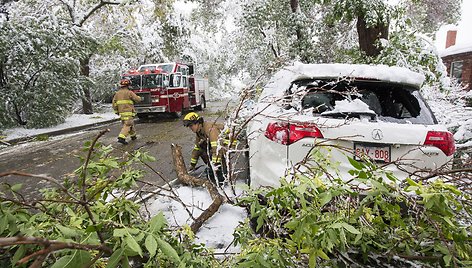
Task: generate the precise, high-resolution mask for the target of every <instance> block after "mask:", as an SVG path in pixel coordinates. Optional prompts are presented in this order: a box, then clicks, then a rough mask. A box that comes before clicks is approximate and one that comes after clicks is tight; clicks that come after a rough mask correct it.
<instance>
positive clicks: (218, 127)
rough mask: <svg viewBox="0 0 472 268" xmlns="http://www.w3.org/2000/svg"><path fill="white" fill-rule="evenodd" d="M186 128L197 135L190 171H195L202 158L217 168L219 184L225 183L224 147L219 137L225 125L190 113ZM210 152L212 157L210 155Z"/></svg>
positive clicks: (185, 119)
mask: <svg viewBox="0 0 472 268" xmlns="http://www.w3.org/2000/svg"><path fill="white" fill-rule="evenodd" d="M183 123H184V126H185V127H188V128H190V129H191V130H192V132H193V133H195V134H196V139H195V146H194V148H193V151H192V158H191V159H190V170H194V169H195V166H196V165H197V162H198V159H199V158H200V157H201V158H202V160H203V162H204V163H205V164H207V165H210V162H209V160H210V157H211V163H212V164H213V166H214V167H215V169H214V171H215V174H216V176H214V177H216V178H217V179H218V182H219V183H220V184H222V183H223V182H224V176H223V172H225V171H226V168H224V167H225V162H224V153H225V148H224V146H219V145H220V144H219V142H218V137H219V135H220V133H221V131H222V129H223V125H222V124H219V123H216V122H213V123H209V122H204V120H203V117H201V116H199V115H198V114H197V113H195V112H190V113H188V114H186V115H185V117H184V119H183ZM208 152H209V153H210V155H208ZM225 173H226V172H225Z"/></svg>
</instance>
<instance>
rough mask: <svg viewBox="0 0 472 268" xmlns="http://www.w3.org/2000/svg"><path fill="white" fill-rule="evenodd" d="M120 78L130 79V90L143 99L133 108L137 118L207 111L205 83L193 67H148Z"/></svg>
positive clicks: (160, 64) (178, 64)
mask: <svg viewBox="0 0 472 268" xmlns="http://www.w3.org/2000/svg"><path fill="white" fill-rule="evenodd" d="M121 77H122V78H128V79H130V81H131V86H130V89H131V90H132V91H134V92H135V93H136V94H137V95H138V96H140V97H141V98H142V101H141V102H140V103H137V104H135V108H136V112H137V115H138V117H139V118H144V117H147V116H149V115H152V114H156V113H171V114H173V115H174V116H176V117H180V116H181V115H182V112H183V111H184V110H189V109H194V110H202V109H203V108H206V96H208V94H207V91H208V80H207V79H205V78H198V77H195V75H194V72H193V65H189V64H183V63H177V62H172V63H158V64H147V65H141V66H140V67H139V68H138V69H137V70H135V71H129V72H127V73H125V74H122V75H121Z"/></svg>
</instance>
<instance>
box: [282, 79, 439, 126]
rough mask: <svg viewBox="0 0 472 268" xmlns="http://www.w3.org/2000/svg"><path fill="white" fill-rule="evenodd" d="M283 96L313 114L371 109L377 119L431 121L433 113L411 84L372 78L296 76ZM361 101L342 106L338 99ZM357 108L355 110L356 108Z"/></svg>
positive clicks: (427, 122) (366, 110) (347, 112)
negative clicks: (296, 79) (295, 79)
mask: <svg viewBox="0 0 472 268" xmlns="http://www.w3.org/2000/svg"><path fill="white" fill-rule="evenodd" d="M286 96H287V97H289V98H290V100H291V103H292V104H291V106H292V107H295V108H297V109H300V110H307V109H310V110H312V111H313V114H315V115H321V116H331V117H341V116H342V117H345V116H346V115H351V116H356V115H361V114H366V113H367V112H368V113H371V114H374V113H375V114H376V115H377V117H378V118H379V119H380V120H383V121H388V122H399V123H413V124H435V123H437V121H436V119H435V118H434V115H433V113H432V112H431V110H430V109H429V107H428V106H427V104H426V103H425V101H424V100H423V98H422V97H421V95H420V93H419V92H418V91H417V90H415V89H414V88H412V87H409V86H407V85H402V84H395V83H388V82H382V81H373V80H353V81H350V80H342V81H326V80H312V79H310V80H299V81H295V82H293V83H292V85H291V87H290V88H289V90H287V92H286ZM356 99H358V100H360V101H362V103H361V104H363V105H358V106H355V107H354V108H352V105H351V108H350V109H349V110H344V111H343V110H342V108H341V109H340V108H338V107H336V105H338V106H341V105H340V102H341V101H346V100H348V101H349V102H350V103H360V102H359V101H355V100H356ZM356 109H357V110H356Z"/></svg>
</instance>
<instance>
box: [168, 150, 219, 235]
mask: <svg viewBox="0 0 472 268" xmlns="http://www.w3.org/2000/svg"><path fill="white" fill-rule="evenodd" d="M171 147H172V158H173V160H174V167H175V171H176V173H177V178H178V179H179V182H180V183H182V184H184V185H190V186H192V187H195V186H205V187H206V188H207V190H208V192H209V193H210V196H211V199H212V200H213V203H211V205H210V206H209V207H208V208H207V209H205V211H203V213H202V214H200V216H198V218H196V219H195V221H194V222H193V223H192V224H191V225H190V229H192V231H193V233H196V232H197V231H198V230H199V229H200V227H202V225H203V223H205V221H206V220H208V219H209V218H210V217H211V216H213V214H215V213H216V212H217V211H218V209H219V208H220V206H221V205H222V204H223V202H224V198H223V196H222V195H221V194H220V193H219V192H218V189H216V187H215V185H214V184H213V183H211V182H210V181H209V180H202V179H198V178H196V177H194V176H191V175H189V174H188V172H187V168H186V166H185V162H184V158H183V157H182V147H181V146H180V145H177V144H172V145H171Z"/></svg>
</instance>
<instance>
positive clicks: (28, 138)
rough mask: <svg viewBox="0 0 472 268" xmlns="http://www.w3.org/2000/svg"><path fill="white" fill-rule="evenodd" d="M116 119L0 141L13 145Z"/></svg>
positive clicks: (115, 120)
mask: <svg viewBox="0 0 472 268" xmlns="http://www.w3.org/2000/svg"><path fill="white" fill-rule="evenodd" d="M117 121H119V118H114V119H110V120H106V121H101V122H95V123H91V124H87V125H81V126H75V127H70V128H64V129H59V130H54V131H49V132H44V133H39V134H36V135H32V136H25V137H19V138H15V139H11V140H3V141H2V142H4V143H6V144H9V145H15V144H18V143H20V142H25V141H30V140H33V139H35V138H36V137H38V136H42V135H47V136H58V135H63V134H67V133H70V132H74V131H77V130H84V129H94V128H97V127H99V126H103V125H108V124H111V123H114V122H117Z"/></svg>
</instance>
